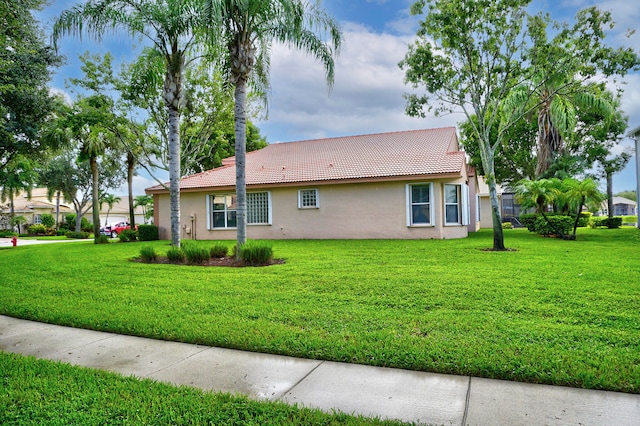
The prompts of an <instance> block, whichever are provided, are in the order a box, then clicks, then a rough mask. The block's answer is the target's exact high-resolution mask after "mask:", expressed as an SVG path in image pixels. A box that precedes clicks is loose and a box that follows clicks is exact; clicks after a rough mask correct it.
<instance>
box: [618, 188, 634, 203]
mask: <svg viewBox="0 0 640 426" xmlns="http://www.w3.org/2000/svg"><path fill="white" fill-rule="evenodd" d="M615 196H616V197H624V198H626V199H628V200H633V201H637V200H638V198H637V196H636V191H635V189H634V190H630V191H622V192H618V193H617V194H615Z"/></svg>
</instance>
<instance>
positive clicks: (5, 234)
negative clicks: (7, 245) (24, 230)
mask: <svg viewBox="0 0 640 426" xmlns="http://www.w3.org/2000/svg"><path fill="white" fill-rule="evenodd" d="M17 235H18V234H16V233H15V232H13V231H11V230H4V231H0V238H11V237H15V236H17Z"/></svg>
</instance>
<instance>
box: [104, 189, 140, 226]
mask: <svg viewBox="0 0 640 426" xmlns="http://www.w3.org/2000/svg"><path fill="white" fill-rule="evenodd" d="M121 200H122V198H120V197H118V196H116V195H113V194H104V195H103V196H102V198H100V210H102V204H103V203H107V207H108V208H107V217H106V218H105V219H104V226H107V223H108V222H109V213H111V209H113V206H114V205H116V204H118V203H119V202H120V201H121ZM132 226H133V225H132Z"/></svg>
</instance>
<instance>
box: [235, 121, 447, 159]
mask: <svg viewBox="0 0 640 426" xmlns="http://www.w3.org/2000/svg"><path fill="white" fill-rule="evenodd" d="M447 129H452V130H454V131H455V130H456V128H455V126H445V127H436V128H433V129H414V130H396V131H393V132H378V133H363V134H360V135H348V136H330V137H325V138H315V139H302V140H295V141H279V142H274V143H270V144H269V145H267V147H268V146H272V145H280V144H285V143H301V142H317V141H330V140H336V139H351V138H363V137H370V136H383V135H395V134H407V133H418V132H433V131H436V130H447ZM265 148H266V147H265ZM262 149H264V148H262ZM257 151H260V150H256V151H252V152H257ZM247 154H248V153H247Z"/></svg>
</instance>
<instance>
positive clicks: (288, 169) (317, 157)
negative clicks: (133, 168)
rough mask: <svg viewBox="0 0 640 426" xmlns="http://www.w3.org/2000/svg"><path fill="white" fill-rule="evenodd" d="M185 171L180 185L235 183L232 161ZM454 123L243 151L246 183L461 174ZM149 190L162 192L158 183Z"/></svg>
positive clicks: (203, 186) (224, 184) (462, 155)
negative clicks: (209, 168) (245, 156)
mask: <svg viewBox="0 0 640 426" xmlns="http://www.w3.org/2000/svg"><path fill="white" fill-rule="evenodd" d="M225 164H226V165H223V166H222V167H219V168H216V169H213V170H209V171H206V172H202V173H198V174H195V175H191V176H187V177H185V178H183V179H182V180H181V183H180V188H181V189H196V188H214V187H233V186H235V173H236V170H235V165H234V163H233V159H227V160H226V161H225ZM463 167H465V160H464V152H462V151H458V139H457V136H456V131H455V128H454V127H447V128H440V129H429V130H415V131H406V132H394V133H380V134H372V135H361V136H346V137H338V138H329V139H317V140H308V141H300V142H287V143H275V144H271V145H268V146H267V147H265V148H263V149H261V150H258V151H254V152H250V153H247V161H246V179H247V186H251V185H270V184H283V183H284V184H286V183H305V182H308V183H312V182H322V181H341V180H352V179H373V178H386V177H389V178H391V177H398V176H423V175H439V174H452V173H453V174H461V173H462V171H463V170H464V169H463ZM147 190H148V191H162V192H164V191H166V190H165V189H164V188H162V187H161V186H159V185H158V186H154V187H152V188H148V189H147Z"/></svg>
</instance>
